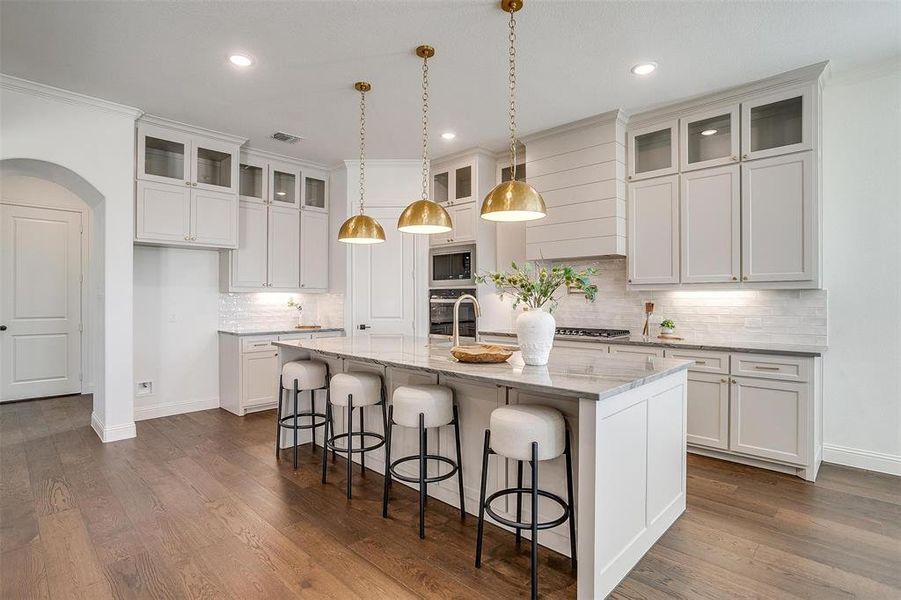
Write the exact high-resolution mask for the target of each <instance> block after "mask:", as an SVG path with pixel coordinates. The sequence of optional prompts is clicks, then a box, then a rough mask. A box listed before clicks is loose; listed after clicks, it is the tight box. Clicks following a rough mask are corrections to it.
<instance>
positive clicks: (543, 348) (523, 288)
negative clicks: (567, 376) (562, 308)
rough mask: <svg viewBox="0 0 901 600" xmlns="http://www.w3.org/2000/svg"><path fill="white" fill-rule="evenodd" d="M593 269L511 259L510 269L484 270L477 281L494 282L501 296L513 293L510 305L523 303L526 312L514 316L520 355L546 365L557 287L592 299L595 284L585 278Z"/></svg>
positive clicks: (557, 299)
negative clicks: (486, 271)
mask: <svg viewBox="0 0 901 600" xmlns="http://www.w3.org/2000/svg"><path fill="white" fill-rule="evenodd" d="M595 273H597V269H595V268H593V267H588V268H586V269H583V270H581V271H577V270H576V269H574V268H573V267H571V266H559V265H554V266H551V267H546V266H543V265H541V264H532V263H524V264H523V265H518V264H516V263H512V270H511V271H508V272H491V273H485V274H482V275H479V276H478V277H476V281H477V282H478V283H486V282H487V283H492V284H494V286H495V287H496V288H497V289H498V291H499V292H500V294H501V297H503V296H504V294H512V295H513V308H516V307H518V306H519V305H520V304H525V305H526V310H525V312H523V313H521V314H520V315H519V316H518V317H517V318H516V337H517V341H518V342H519V347H520V349H521V350H522V359H523V362H525V363H526V364H527V365H546V364H547V361H548V357H549V356H550V353H551V347H552V346H553V345H554V331H555V330H556V328H557V323H556V321H555V320H554V316H553V314H551V313H553V311H554V309H556V308H557V304H558V302H559V298H558V297H557V296H556V293H557V290H559V289H560V288H561V287H564V286H565V287H566V288H567V289H568V290H571V291H576V292H577V293H580V294H582V295H583V296H584V297H585V299H586V300H588V301H589V302H594V301H595V298H597V294H598V287H597V286H596V285H594V284H592V283H590V282H589V280H588V278H589V277H590V276H591V275H594V274H595Z"/></svg>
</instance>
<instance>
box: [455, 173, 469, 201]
mask: <svg viewBox="0 0 901 600" xmlns="http://www.w3.org/2000/svg"><path fill="white" fill-rule="evenodd" d="M469 200H472V165H464V166H462V167H457V168H456V169H454V202H468V201H469Z"/></svg>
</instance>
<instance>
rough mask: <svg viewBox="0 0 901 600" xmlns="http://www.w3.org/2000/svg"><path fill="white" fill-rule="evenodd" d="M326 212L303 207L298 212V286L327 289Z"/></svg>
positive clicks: (327, 236) (318, 289)
mask: <svg viewBox="0 0 901 600" xmlns="http://www.w3.org/2000/svg"><path fill="white" fill-rule="evenodd" d="M328 246H329V230H328V214H327V213H323V212H319V211H315V210H309V209H308V208H306V207H304V209H303V210H302V211H301V213H300V287H301V289H302V290H304V291H307V292H309V291H327V290H328V268H329V265H328Z"/></svg>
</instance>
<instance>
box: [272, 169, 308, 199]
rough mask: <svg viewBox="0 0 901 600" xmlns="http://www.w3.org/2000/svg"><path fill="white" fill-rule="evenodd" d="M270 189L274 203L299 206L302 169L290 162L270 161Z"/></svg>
mask: <svg viewBox="0 0 901 600" xmlns="http://www.w3.org/2000/svg"><path fill="white" fill-rule="evenodd" d="M269 191H270V196H269V201H270V202H271V203H272V204H276V205H279V206H293V207H295V208H296V207H299V206H300V204H299V200H300V169H298V168H296V167H293V166H291V165H288V164H281V163H270V165H269Z"/></svg>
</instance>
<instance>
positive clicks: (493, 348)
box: [451, 344, 513, 364]
mask: <svg viewBox="0 0 901 600" xmlns="http://www.w3.org/2000/svg"><path fill="white" fill-rule="evenodd" d="M451 355H452V356H453V357H454V358H456V359H457V360H459V361H460V362H465V363H482V364H488V363H502V362H505V361H506V360H507V359H509V358H510V357H511V356H513V349H512V348H510V347H509V346H498V345H495V344H475V345H472V346H454V347H453V348H451Z"/></svg>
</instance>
